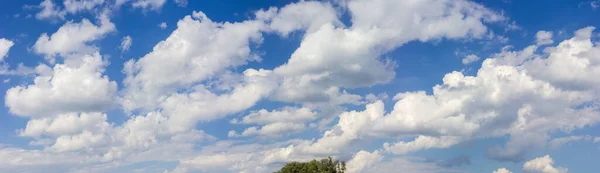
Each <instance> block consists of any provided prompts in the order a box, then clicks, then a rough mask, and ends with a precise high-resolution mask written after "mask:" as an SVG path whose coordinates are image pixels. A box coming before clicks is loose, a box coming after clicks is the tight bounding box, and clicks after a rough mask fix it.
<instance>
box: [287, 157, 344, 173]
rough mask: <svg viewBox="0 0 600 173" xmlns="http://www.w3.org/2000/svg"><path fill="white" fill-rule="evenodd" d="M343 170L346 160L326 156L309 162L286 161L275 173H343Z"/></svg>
mask: <svg viewBox="0 0 600 173" xmlns="http://www.w3.org/2000/svg"><path fill="white" fill-rule="evenodd" d="M344 171H346V162H343V161H341V162H340V161H339V160H333V159H331V157H327V158H325V159H321V160H320V161H317V160H314V159H313V160H311V161H310V162H290V163H286V164H285V166H283V168H281V170H279V171H277V172H275V173H344Z"/></svg>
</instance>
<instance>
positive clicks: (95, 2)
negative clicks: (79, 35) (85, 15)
mask: <svg viewBox="0 0 600 173" xmlns="http://www.w3.org/2000/svg"><path fill="white" fill-rule="evenodd" d="M104 2H105V0H65V1H64V2H63V4H64V6H65V9H64V10H65V11H66V12H68V13H72V14H75V13H77V12H80V11H91V10H92V9H94V8H96V7H97V6H100V5H102V4H104Z"/></svg>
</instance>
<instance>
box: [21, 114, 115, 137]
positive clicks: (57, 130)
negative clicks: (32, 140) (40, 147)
mask: <svg viewBox="0 0 600 173" xmlns="http://www.w3.org/2000/svg"><path fill="white" fill-rule="evenodd" d="M106 120H107V118H106V114H101V113H80V114H77V113H66V114H60V115H57V116H55V117H44V118H39V119H32V120H29V122H27V126H26V127H25V129H24V130H22V131H21V133H20V134H19V135H21V136H29V137H40V136H42V135H45V136H61V135H74V134H79V133H81V132H83V131H94V132H96V131H100V130H102V129H106V128H108V127H109V124H108V123H106Z"/></svg>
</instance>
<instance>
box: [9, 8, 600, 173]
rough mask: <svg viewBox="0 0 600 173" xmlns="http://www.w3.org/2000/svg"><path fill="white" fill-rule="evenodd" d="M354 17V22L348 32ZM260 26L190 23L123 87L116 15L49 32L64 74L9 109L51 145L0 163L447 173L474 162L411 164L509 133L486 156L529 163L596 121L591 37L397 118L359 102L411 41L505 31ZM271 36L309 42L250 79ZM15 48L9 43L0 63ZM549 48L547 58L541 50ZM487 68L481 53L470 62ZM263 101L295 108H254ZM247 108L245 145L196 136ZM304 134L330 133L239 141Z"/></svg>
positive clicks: (19, 95)
mask: <svg viewBox="0 0 600 173" xmlns="http://www.w3.org/2000/svg"><path fill="white" fill-rule="evenodd" d="M111 2H112V1H111ZM165 2H166V1H165V0H117V1H115V2H114V3H115V4H114V5H115V6H117V7H118V6H121V5H124V4H128V3H130V4H131V5H132V6H133V7H139V8H143V9H151V10H158V9H160V7H161V6H162V5H163V4H164V3H165ZM176 2H177V3H178V4H180V5H181V4H185V3H184V2H186V1H176ZM105 3H107V2H105V1H103V0H87V1H71V0H66V1H65V2H64V3H63V5H64V10H63V9H62V7H58V6H56V4H53V1H50V0H45V1H43V2H42V4H41V5H40V6H42V7H43V10H42V12H40V13H38V18H48V17H52V16H53V17H56V18H61V19H62V18H64V17H65V16H66V14H67V13H69V14H74V13H78V12H80V11H84V10H88V11H89V10H92V9H96V8H98V6H101V4H105ZM182 6H185V5H182ZM373 9H378V10H377V11H373ZM344 15H347V16H349V18H350V19H349V23H344V22H342V20H341V18H342V16H344ZM255 16H256V17H255V18H251V19H248V20H244V21H238V22H219V21H213V20H211V19H210V18H209V17H208V16H207V15H206V14H204V13H203V12H199V11H194V12H193V13H192V14H190V15H187V16H185V17H183V18H182V19H180V20H179V21H178V22H177V28H176V29H175V30H174V31H173V32H172V33H171V34H170V35H169V36H168V37H167V38H166V39H165V40H163V41H160V42H159V43H157V44H156V45H155V46H154V47H153V49H152V51H150V52H149V53H147V54H145V55H144V56H142V57H140V58H138V59H131V60H129V61H127V62H126V63H125V64H124V68H123V73H124V76H125V77H124V79H123V81H122V83H123V86H122V87H121V88H119V87H118V86H117V83H116V82H115V81H112V80H111V79H109V77H108V76H107V75H106V74H105V69H106V68H107V66H108V64H109V62H108V61H107V58H105V57H104V56H103V55H101V54H100V53H99V51H100V48H99V47H96V46H95V45H94V42H95V41H97V40H100V39H102V38H104V37H106V36H107V35H108V34H109V33H113V32H116V26H115V25H114V24H113V23H112V22H111V21H110V18H109V17H110V15H108V14H105V13H103V15H99V16H98V19H97V22H96V24H94V23H92V22H91V21H89V20H88V19H82V20H81V21H80V22H72V21H68V22H66V23H65V24H64V25H63V26H62V27H60V28H59V29H58V30H57V31H56V32H55V33H53V34H46V33H44V34H42V35H41V36H40V37H39V38H38V40H37V41H36V43H35V44H34V45H33V47H32V50H33V51H34V52H35V53H37V54H40V55H44V56H45V57H46V58H47V60H49V61H50V64H52V65H53V67H52V68H50V67H48V66H46V65H40V66H38V68H36V69H35V70H32V71H34V72H32V73H33V74H34V75H35V77H34V79H33V83H31V84H21V85H18V86H14V87H12V88H10V89H8V90H7V92H6V98H5V104H6V106H7V107H8V108H9V110H10V112H11V113H12V114H14V115H17V116H23V117H27V118H29V120H28V123H27V125H26V126H25V127H24V128H23V129H20V130H18V135H19V136H21V137H25V138H30V139H32V141H31V142H30V145H34V146H39V148H37V149H20V148H16V147H0V156H6V157H0V170H3V169H4V168H7V170H12V171H17V172H18V171H24V170H26V167H27V166H33V165H42V166H48V165H50V166H51V165H60V166H63V167H65V170H58V171H63V172H66V171H82V172H91V171H94V170H96V171H99V172H107V171H108V172H110V171H109V170H111V169H113V168H117V167H120V166H123V165H129V164H136V163H142V162H148V161H161V162H178V165H177V166H176V168H175V169H174V170H172V171H173V172H194V171H205V172H268V171H273V169H274V168H276V167H279V166H281V165H283V164H284V163H285V162H288V161H292V160H294V161H307V160H310V159H313V158H315V157H324V156H329V155H333V156H335V157H340V158H351V159H350V161H349V162H348V171H349V172H353V173H357V172H397V170H398V169H401V170H406V171H409V172H410V171H413V172H437V171H440V169H443V168H440V167H451V165H454V164H463V163H464V164H466V163H470V160H469V158H468V157H467V158H464V157H463V158H458V160H456V161H452V160H449V161H445V162H439V163H433V162H426V161H423V160H420V161H419V160H418V159H412V158H408V157H405V156H404V155H407V154H409V153H413V152H418V151H422V150H427V149H444V148H450V147H453V146H455V145H457V144H459V143H461V142H464V141H470V140H478V139H485V138H496V137H504V136H509V140H508V142H507V143H506V144H504V145H503V146H495V147H492V148H489V150H488V153H487V156H488V157H489V158H491V159H496V160H503V161H522V160H524V159H525V158H528V157H529V152H528V151H532V150H535V149H536V148H542V147H544V146H546V145H547V144H548V143H549V144H550V145H552V146H560V145H562V144H564V143H567V142H569V141H576V140H583V139H585V140H592V137H591V136H579V137H578V136H573V137H569V138H564V139H561V138H557V139H552V136H551V135H550V133H551V132H556V131H560V132H563V133H567V134H568V133H570V132H571V131H573V130H577V129H581V128H584V127H587V126H590V125H595V124H597V123H598V122H599V121H600V114H598V108H599V106H600V105H599V103H598V98H599V96H600V87H598V86H600V80H598V79H595V78H590V77H589V76H599V75H600V59H599V57H600V46H599V45H598V44H596V43H593V42H592V40H591V37H592V35H593V30H594V28H593V27H586V28H583V29H580V30H578V31H576V32H575V34H574V35H575V36H574V37H573V38H570V39H567V40H564V41H562V42H560V43H559V44H558V45H556V46H550V45H549V44H551V43H553V41H552V33H550V32H546V31H540V32H538V33H537V34H536V38H535V39H536V42H535V44H534V45H530V46H528V47H526V48H524V49H521V50H512V49H510V48H508V47H505V48H503V49H502V50H500V52H499V53H496V54H493V55H492V56H490V57H488V58H487V59H485V60H483V61H482V64H481V68H480V69H478V71H477V73H476V74H475V75H472V76H469V75H466V74H465V73H464V72H459V71H453V72H450V73H447V74H446V75H445V76H444V77H443V79H442V80H441V81H442V83H441V84H438V85H435V86H433V88H432V92H426V91H409V92H401V93H397V94H396V95H395V96H394V97H393V102H395V103H394V104H393V106H392V107H391V109H390V108H388V109H386V105H385V104H384V103H386V102H384V101H382V100H380V99H383V98H386V97H387V95H382V96H380V97H377V96H375V95H372V94H371V95H367V96H362V95H359V94H355V93H352V92H349V91H350V90H352V89H357V88H368V87H371V86H375V85H382V84H386V83H388V82H390V81H391V80H393V79H394V77H395V75H396V71H397V70H402V69H396V64H397V63H401V62H396V61H394V60H392V59H393V58H388V57H387V56H388V55H389V53H390V52H392V51H394V50H396V49H397V48H398V47H401V46H402V45H404V44H407V43H409V42H414V41H420V42H429V41H437V40H442V39H447V40H462V39H485V38H486V37H487V36H489V35H490V34H491V33H492V32H491V31H490V30H489V29H488V25H494V24H497V25H500V24H502V23H503V22H507V20H508V19H507V18H506V17H504V16H503V15H501V14H499V13H497V12H495V11H493V10H490V9H487V8H485V7H483V6H482V5H480V4H477V3H474V2H470V1H463V0H446V1H439V0H424V1H396V0H374V1H367V0H341V1H335V2H334V3H330V2H318V1H301V2H297V3H291V4H289V5H286V6H284V7H281V8H277V7H272V8H268V9H262V10H258V11H256V13H255ZM165 27H166V23H165ZM265 33H276V34H278V35H279V36H281V37H283V38H287V37H289V36H290V35H291V34H301V35H302V37H301V40H300V41H301V42H300V45H299V47H298V48H297V49H295V50H294V52H293V53H292V54H291V55H290V57H288V58H289V59H287V61H286V62H285V63H284V64H282V65H280V66H277V67H275V68H273V69H254V68H247V67H246V66H244V65H246V64H248V63H249V62H259V61H260V60H261V58H260V56H259V55H260V54H259V53H258V52H255V50H254V48H255V46H258V45H260V44H261V43H262V41H263V39H264V38H263V34H265ZM131 43H132V38H131V37H129V36H126V37H124V38H123V39H122V42H121V46H120V48H121V50H122V51H123V52H124V51H127V50H128V49H129V47H130V46H131ZM12 45H13V43H12V42H11V41H8V40H5V39H0V58H3V57H5V55H6V54H7V53H6V52H8V49H9V48H10V47H11V46H12ZM542 45H547V46H548V47H547V48H546V49H545V50H544V52H543V53H539V52H540V51H538V48H539V47H538V46H542ZM60 58H62V59H60ZM56 59H59V60H63V61H55V60H56ZM478 60H479V57H478V56H475V55H469V56H467V57H466V58H465V59H463V60H462V62H463V64H469V63H475V62H478ZM57 62H58V63H57ZM261 101H267V102H279V103H283V105H284V106H281V107H278V108H269V109H262V108H260V107H258V108H257V104H258V103H259V102H261ZM347 105H353V106H354V107H359V109H358V110H354V109H351V108H350V107H349V106H347ZM363 105H364V109H361V108H360V107H363ZM388 107H389V106H388ZM115 108H121V109H122V111H123V112H124V113H125V114H126V116H127V119H126V120H125V121H124V122H122V123H113V121H110V120H109V117H111V115H109V112H110V111H112V110H114V109H115ZM248 109H254V110H250V111H249V113H247V114H243V116H241V117H237V118H233V119H232V120H231V121H229V123H230V124H231V125H234V126H237V125H239V126H246V128H245V129H244V130H242V131H235V130H231V131H229V133H228V134H227V136H228V137H229V138H231V139H235V140H225V139H217V138H216V137H214V136H212V135H210V134H206V133H205V132H204V131H202V130H199V129H198V125H199V124H201V123H203V122H209V121H214V120H218V119H224V118H225V117H228V116H232V115H233V114H237V113H241V112H244V111H246V110H248ZM335 120H337V121H335ZM334 121H335V122H334ZM331 122H334V123H331ZM330 123H331V124H330ZM200 128H201V127H200ZM307 128H318V129H322V131H320V132H319V133H322V135H320V136H318V137H317V138H313V139H290V140H286V141H272V140H268V141H260V142H256V143H252V142H250V141H252V140H250V141H242V140H240V139H257V140H260V139H265V138H269V139H275V137H281V136H284V135H290V134H297V133H300V132H302V131H304V130H305V129H307ZM372 139H376V140H381V141H383V145H382V146H380V149H378V150H374V151H373V152H368V151H364V150H360V151H356V148H353V147H356V146H358V144H359V143H360V142H361V141H365V140H372ZM596 140H597V139H595V141H596ZM549 141H550V142H549ZM352 154H353V155H352ZM8 156H10V157H8ZM384 158H385V159H384ZM455 162H456V163H455ZM448 165H450V166H448ZM8 168H10V169H8ZM523 170H524V171H525V172H527V173H533V172H540V173H541V172H543V173H566V172H567V171H568V170H567V169H564V168H556V167H554V166H553V160H552V159H551V158H550V157H549V156H544V157H540V158H536V159H534V160H531V161H529V162H526V163H525V165H524V168H523ZM494 173H510V171H508V170H506V169H504V168H501V169H498V170H497V171H494Z"/></svg>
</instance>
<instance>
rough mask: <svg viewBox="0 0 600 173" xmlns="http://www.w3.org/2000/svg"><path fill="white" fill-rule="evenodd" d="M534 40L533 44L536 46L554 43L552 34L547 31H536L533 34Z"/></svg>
mask: <svg viewBox="0 0 600 173" xmlns="http://www.w3.org/2000/svg"><path fill="white" fill-rule="evenodd" d="M535 40H536V41H535V44H536V45H538V46H541V45H546V44H552V43H554V41H552V32H549V31H538V32H537V33H536V34H535Z"/></svg>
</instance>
